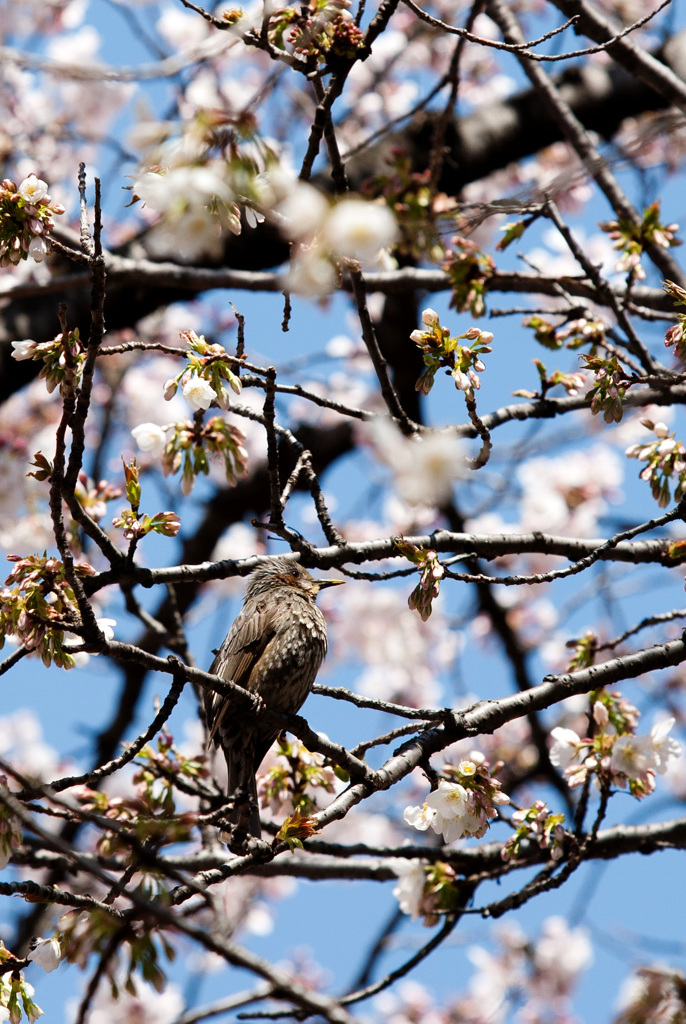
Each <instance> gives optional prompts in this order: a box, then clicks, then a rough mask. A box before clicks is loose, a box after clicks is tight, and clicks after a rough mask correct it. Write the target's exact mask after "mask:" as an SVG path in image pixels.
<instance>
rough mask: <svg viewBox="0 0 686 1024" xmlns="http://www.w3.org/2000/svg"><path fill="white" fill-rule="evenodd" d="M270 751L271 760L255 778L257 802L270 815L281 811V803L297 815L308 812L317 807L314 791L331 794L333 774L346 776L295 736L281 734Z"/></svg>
mask: <svg viewBox="0 0 686 1024" xmlns="http://www.w3.org/2000/svg"><path fill="white" fill-rule="evenodd" d="M273 754H274V755H276V756H275V760H274V763H273V764H272V765H271V766H270V767H269V768H268V770H267V771H266V772H262V773H260V775H259V776H258V779H257V793H258V796H259V799H260V803H261V805H262V806H263V807H269V808H270V809H271V811H272V813H273V814H278V813H280V812H282V811H283V808H284V806H290V807H292V808H293V809H294V810H295V812H296V813H297V814H298V815H300V816H307V815H309V814H311V813H312V812H313V811H315V810H316V809H317V798H316V790H321V791H322V792H324V793H333V791H334V786H335V782H336V777H337V776H338V777H339V778H342V777H343V776H344V775H345V773H344V772H343V771H342V769H341V768H333V767H331V766H330V765H327V764H326V761H325V758H324V757H323V755H322V754H317V753H313V752H312V751H310V750H308V749H307V747H306V746H305V745H304V744H303V743H302V742H301V741H300V740H297V739H288V738H287V737H285V736H282V737H281V738H280V739H279V740H278V743H277V745H276V747H275V748H274V751H273ZM345 780H346V781H347V777H346V779H345Z"/></svg>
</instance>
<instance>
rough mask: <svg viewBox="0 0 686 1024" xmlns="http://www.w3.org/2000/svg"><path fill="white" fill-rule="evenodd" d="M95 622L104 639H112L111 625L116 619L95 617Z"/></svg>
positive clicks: (115, 622) (114, 623)
mask: <svg viewBox="0 0 686 1024" xmlns="http://www.w3.org/2000/svg"><path fill="white" fill-rule="evenodd" d="M96 623H97V626H98V629H99V630H100V632H101V633H102V634H103V635H104V637H105V640H114V629H113V628H112V627H113V626H116V625H117V620H116V619H96Z"/></svg>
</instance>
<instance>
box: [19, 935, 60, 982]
mask: <svg viewBox="0 0 686 1024" xmlns="http://www.w3.org/2000/svg"><path fill="white" fill-rule="evenodd" d="M26 959H27V960H31V961H32V962H33V963H34V964H38V966H39V967H42V968H43V970H44V971H45V973H46V974H49V973H50V971H54V970H55V968H56V967H59V965H60V960H61V959H62V949H61V946H60V943H59V939H58V938H57V936H56V935H53V936H52V938H51V939H38V940H37V942H36V945H35V947H34V948H33V949H32V950H31V952H30V953H29V955H28V956H27V957H26Z"/></svg>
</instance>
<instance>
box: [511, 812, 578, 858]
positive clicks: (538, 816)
mask: <svg viewBox="0 0 686 1024" xmlns="http://www.w3.org/2000/svg"><path fill="white" fill-rule="evenodd" d="M564 820H565V816H564V814H551V813H550V811H549V810H548V806H547V804H545V803H544V801H543V800H535V801H534V803H533V804H532V805H531V807H520V808H518V809H517V810H516V811H515V812H514V814H513V815H512V824H513V825H514V826H515V831H514V833H513V834H512V835H511V836H510V838H509V839H508V840H507V842H506V843H505V845H504V846H503V848H502V850H501V856H502V858H503V860H505V861H507V860H514V859H515V858H516V857H517V856H518V855H519V851H520V849H521V845H522V843H523V842H524V841H525V840H531V841H532V842H534V843H537V844H538V846H540V848H541V849H542V850H550V856H551V858H552V859H553V860H559V859H560V857H562V854H563V852H564V850H563V845H562V844H563V843H564V838H565V830H564V828H563V827H562V822H563V821H564Z"/></svg>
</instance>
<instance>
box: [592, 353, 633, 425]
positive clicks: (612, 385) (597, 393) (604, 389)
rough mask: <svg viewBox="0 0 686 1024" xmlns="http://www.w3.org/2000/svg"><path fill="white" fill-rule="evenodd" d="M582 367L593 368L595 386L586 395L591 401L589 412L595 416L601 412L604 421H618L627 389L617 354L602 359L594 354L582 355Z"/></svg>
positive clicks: (620, 417) (625, 377)
mask: <svg viewBox="0 0 686 1024" xmlns="http://www.w3.org/2000/svg"><path fill="white" fill-rule="evenodd" d="M582 358H583V360H584V362H583V364H582V366H583V369H585V370H593V372H594V373H595V386H594V387H592V388H591V390H590V391H589V392H588V394H587V395H586V398H587V399H589V400H590V402H591V412H592V413H593V415H594V416H597V414H598V413H599V412H602V414H603V419H604V420H605V422H606V423H619V422H620V421H621V419H622V416H623V414H624V409H623V407H622V401H623V399H624V396H625V395H626V391H627V385H628V381H627V376H626V373H625V372H624V370H623V369H622V367H621V366H620V365H619V361H618V359H617V356H615V355H613V356H611V357H610V358H609V359H602V358H601V357H600V356H596V355H592V354H591V355H584V356H583V357H582Z"/></svg>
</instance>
